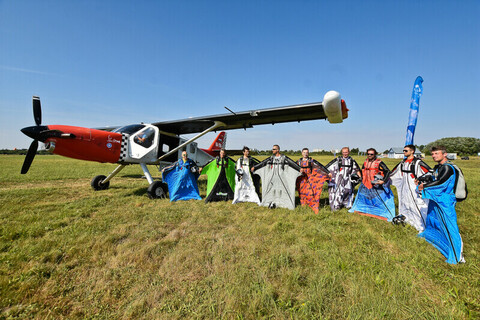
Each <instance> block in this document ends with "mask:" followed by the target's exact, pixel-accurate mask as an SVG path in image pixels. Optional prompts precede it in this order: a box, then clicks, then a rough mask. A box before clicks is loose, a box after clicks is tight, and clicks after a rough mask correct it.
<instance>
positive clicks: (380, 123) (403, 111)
mask: <svg viewBox="0 0 480 320" xmlns="http://www.w3.org/2000/svg"><path fill="white" fill-rule="evenodd" d="M479 16H480V1H468V0H467V1H428V0H427V1H310V0H308V1H282V0H277V1H198V0H196V1H118V0H117V1H48V0H47V1H22V0H20V1H0V44H1V48H2V49H1V50H0V149H1V148H14V147H16V148H27V147H28V146H29V144H30V142H31V140H30V139H29V138H28V137H26V136H24V135H23V134H22V133H21V132H20V129H21V128H23V127H26V126H30V125H33V124H34V121H33V115H32V107H31V97H32V95H38V96H40V98H41V101H42V109H43V124H44V125H47V124H66V125H77V126H85V127H101V126H106V125H123V124H129V123H136V122H157V121H164V120H173V119H183V118H186V117H189V116H202V115H210V114H217V113H225V112H226V110H225V109H224V106H228V107H229V108H230V109H232V110H234V111H235V110H237V111H242V110H250V109H255V108H266V107H276V106H285V105H292V104H299V103H308V102H317V101H321V100H322V99H323V95H324V94H325V93H326V92H327V91H329V90H336V91H338V92H340V94H341V95H342V98H343V99H345V100H346V102H347V106H348V108H349V109H350V113H349V118H348V119H346V120H345V122H344V123H342V124H336V125H333V124H329V123H328V122H325V121H323V120H318V121H310V122H303V123H300V124H298V123H292V124H278V125H275V126H271V125H265V126H258V127H256V128H253V129H248V130H246V131H243V130H233V131H229V132H228V139H227V147H228V148H241V147H242V146H243V145H248V146H250V147H251V148H258V149H268V148H270V147H271V145H272V144H274V143H278V144H280V146H281V147H282V149H295V150H297V149H301V148H303V147H309V148H311V149H315V148H322V149H332V148H340V147H342V146H350V147H360V148H361V149H365V148H367V147H371V146H373V147H375V148H377V149H378V150H379V151H383V150H385V149H388V148H390V147H393V146H402V145H403V143H404V141H405V132H406V126H407V120H408V111H409V110H408V108H409V105H410V97H411V93H412V87H413V83H414V80H415V78H416V77H417V76H419V75H420V76H422V77H423V79H424V83H423V86H424V92H423V96H422V98H421V100H420V111H419V119H418V125H417V129H416V133H415V143H416V144H427V143H429V142H432V141H434V140H436V139H439V138H442V137H453V136H468V137H477V138H478V137H480V134H479V133H480V130H479V129H478V121H479V118H480V111H479V108H480V103H479V102H480V98H479V96H480V95H479V93H480V76H479V74H480V62H479V58H480V22H479V20H480V19H479V18H478V17H479ZM214 136H215V134H214V133H210V134H207V135H206V136H205V137H203V138H201V140H200V144H201V145H203V146H208V145H209V144H210V142H211V141H212V140H213V138H214Z"/></svg>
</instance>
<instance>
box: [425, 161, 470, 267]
mask: <svg viewBox="0 0 480 320" xmlns="http://www.w3.org/2000/svg"><path fill="white" fill-rule="evenodd" d="M456 175H457V172H456V170H455V168H454V167H453V166H452V165H450V164H448V163H444V164H440V165H437V166H435V168H434V181H433V182H430V183H427V184H425V185H424V189H423V192H422V198H424V199H429V200H430V201H429V203H428V211H427V220H426V222H425V231H423V232H422V233H420V234H418V236H419V237H423V238H425V240H427V241H428V242H430V243H431V244H432V245H433V246H434V247H435V248H437V249H438V250H439V251H440V252H441V253H442V254H443V255H444V256H445V258H447V261H446V262H447V263H451V264H457V263H459V262H465V259H464V258H463V242H462V237H461V236H460V231H459V229H458V224H457V212H456V211H455V205H456V203H457V199H456V197H455V179H456Z"/></svg>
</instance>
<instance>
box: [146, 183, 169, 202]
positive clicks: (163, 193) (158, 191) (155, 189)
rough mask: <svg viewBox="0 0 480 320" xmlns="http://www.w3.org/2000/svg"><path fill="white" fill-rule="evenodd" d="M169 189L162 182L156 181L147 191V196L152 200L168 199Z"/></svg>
mask: <svg viewBox="0 0 480 320" xmlns="http://www.w3.org/2000/svg"><path fill="white" fill-rule="evenodd" d="M167 190H168V187H167V185H165V184H164V183H162V182H161V181H154V182H153V183H152V184H150V186H148V189H147V195H148V197H149V198H150V199H165V198H166V197H167Z"/></svg>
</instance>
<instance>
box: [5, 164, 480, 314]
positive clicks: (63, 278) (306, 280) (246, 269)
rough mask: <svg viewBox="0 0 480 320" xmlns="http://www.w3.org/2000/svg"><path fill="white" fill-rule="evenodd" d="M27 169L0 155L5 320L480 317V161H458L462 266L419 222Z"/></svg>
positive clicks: (132, 172) (132, 169)
mask: <svg viewBox="0 0 480 320" xmlns="http://www.w3.org/2000/svg"><path fill="white" fill-rule="evenodd" d="M359 159H360V158H359ZM318 160H320V161H321V162H322V163H324V164H325V163H327V162H328V161H329V160H330V159H329V157H318ZM22 162H23V157H22V156H0V165H1V168H2V172H1V174H0V319H15V318H25V319H78V318H82V319H83V318H87V319H140V318H144V319H176V318H207V319H219V318H225V319H259V318H274V319H287V318H288V319H291V318H293V319H380V318H386V319H469V318H470V319H478V318H479V317H480V301H479V297H480V259H479V258H480V254H479V250H480V236H479V234H480V233H479V229H480V215H479V212H478V208H479V207H480V203H479V200H478V197H479V193H480V174H479V168H480V160H479V159H474V160H469V161H457V164H458V165H459V166H460V167H461V168H462V169H463V171H464V174H465V176H466V179H467V183H468V187H469V198H468V199H467V201H465V202H462V203H459V204H458V205H457V214H458V224H459V226H460V232H461V234H462V238H463V241H464V253H465V258H466V260H467V263H466V264H461V265H448V264H446V263H445V262H444V260H445V259H444V257H443V256H442V255H441V254H440V253H439V252H438V251H437V250H436V249H435V248H433V246H431V245H429V244H428V243H426V242H425V241H424V240H423V239H420V238H417V237H416V231H415V230H414V229H413V228H412V227H410V226H407V227H401V226H393V225H392V224H390V223H386V222H384V221H381V220H377V219H372V218H368V217H364V216H359V215H355V214H350V213H347V211H346V210H341V211H339V212H336V213H332V212H330V210H329V207H328V206H327V205H326V207H324V208H323V209H321V210H320V213H319V214H318V215H314V214H313V211H312V210H310V209H309V208H305V207H297V208H296V209H295V210H294V211H289V210H286V209H275V210H268V209H266V208H263V207H258V206H256V205H254V204H239V205H232V204H230V203H210V204H205V203H204V202H203V201H186V202H181V201H180V202H177V203H170V202H169V201H168V200H150V199H148V198H147V196H146V189H147V186H148V185H147V182H146V180H145V179H142V178H140V177H141V175H142V171H141V169H140V168H139V167H138V166H129V167H127V168H126V169H125V170H124V171H122V172H121V173H120V174H119V175H118V177H116V178H114V179H113V180H112V181H111V187H110V189H108V190H104V191H98V192H94V191H93V190H92V189H91V187H90V180H91V178H92V177H93V176H95V175H97V174H107V173H109V172H111V171H112V170H113V169H114V167H115V166H114V165H108V164H98V163H89V162H82V161H76V160H71V159H66V158H62V157H57V156H37V157H36V158H35V161H34V163H33V165H32V167H31V169H30V172H29V173H28V174H27V175H20V174H19V172H20V168H21V165H22ZM359 162H360V161H359ZM385 162H386V163H387V165H388V166H389V167H393V165H394V164H395V163H396V162H398V160H390V159H386V160H385ZM428 162H429V164H433V163H432V162H431V161H428ZM154 170H155V168H154V167H153V168H152V170H151V172H152V174H153V175H154V176H155V175H156V176H159V174H158V172H157V173H156V174H155V173H154V172H155V171H154ZM205 188H206V183H205V180H204V178H201V180H200V190H201V194H202V196H204V195H205ZM326 198H327V193H326V192H325V191H324V193H323V195H322V203H326Z"/></svg>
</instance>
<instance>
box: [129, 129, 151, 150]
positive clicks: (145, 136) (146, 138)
mask: <svg viewBox="0 0 480 320" xmlns="http://www.w3.org/2000/svg"><path fill="white" fill-rule="evenodd" d="M154 138H155V130H153V129H152V128H146V129H145V130H142V131H140V132H138V133H137V134H135V137H134V138H133V141H134V142H135V143H136V144H139V145H141V146H142V147H144V148H149V147H150V146H151V145H152V143H153V139H154Z"/></svg>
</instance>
